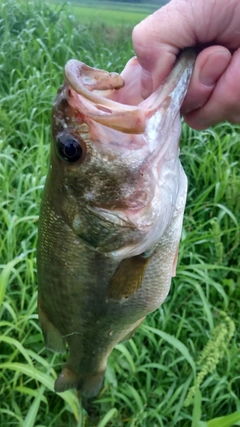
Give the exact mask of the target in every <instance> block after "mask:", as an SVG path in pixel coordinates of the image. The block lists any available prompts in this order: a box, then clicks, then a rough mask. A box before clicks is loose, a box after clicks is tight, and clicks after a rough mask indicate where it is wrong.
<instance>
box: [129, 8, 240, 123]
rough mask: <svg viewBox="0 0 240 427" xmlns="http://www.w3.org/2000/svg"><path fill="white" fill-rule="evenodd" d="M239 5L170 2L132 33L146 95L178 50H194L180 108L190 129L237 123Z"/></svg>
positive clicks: (239, 109) (239, 119)
mask: <svg viewBox="0 0 240 427" xmlns="http://www.w3.org/2000/svg"><path fill="white" fill-rule="evenodd" d="M239 21H240V2H239V0H230V1H228V2H226V0H215V1H209V0H198V1H196V0H172V1H170V3H168V4H167V5H166V6H164V7H162V8H161V9H159V10H158V11H157V12H155V13H154V14H153V15H150V16H149V17H148V18H146V19H145V20H144V21H142V22H141V23H140V24H139V25H137V26H136V27H135V29H134V30H133V45H134V49H135V52H136V54H137V57H138V61H139V63H140V64H141V66H142V94H143V97H146V96H148V95H149V94H150V93H151V92H152V91H154V90H155V89H156V88H157V87H158V86H159V84H160V82H161V81H162V80H163V79H164V78H165V77H166V76H167V75H168V74H169V71H170V69H171V67H172V65H173V63H174V62H175V59H176V55H178V53H179V51H180V50H182V49H184V48H186V47H190V46H196V47H197V48H199V49H200V50H201V51H200V53H199V55H198V57H197V60H196V63H195V67H194V71H193V76H192V80H191V83H190V86H189V89H188V92H187V96H186V98H185V100H184V103H183V106H182V110H181V111H182V113H183V115H184V119H185V121H186V122H187V124H188V125H189V126H191V127H192V128H194V129H199V130H200V129H205V128H207V127H209V126H211V125H214V124H216V123H218V122H220V121H223V120H228V121H230V122H231V123H239V122H240V103H239V99H240V85H239V80H240V49H239V47H240V32H239Z"/></svg>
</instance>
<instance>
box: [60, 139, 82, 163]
mask: <svg viewBox="0 0 240 427" xmlns="http://www.w3.org/2000/svg"><path fill="white" fill-rule="evenodd" d="M56 142H57V150H58V155H59V156H60V157H61V158H62V159H64V160H66V161H67V162H70V163H74V162H76V161H77V160H79V159H81V157H82V156H83V149H82V147H81V145H80V143H79V142H78V140H77V139H76V138H74V137H73V136H72V135H69V134H68V135H66V134H64V133H61V134H59V135H58V136H57V138H56Z"/></svg>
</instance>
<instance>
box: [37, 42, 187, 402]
mask: <svg viewBox="0 0 240 427" xmlns="http://www.w3.org/2000/svg"><path fill="white" fill-rule="evenodd" d="M193 63H194V55H193V53H192V52H191V51H185V52H183V54H182V55H181V57H180V59H179V60H178V62H177V64H176V65H175V67H174V69H173V71H172V73H171V74H170V76H169V77H168V79H167V80H166V82H165V83H164V84H163V85H162V86H161V87H160V88H159V89H157V91H156V92H154V93H153V94H152V95H151V96H150V97H149V98H148V99H146V100H143V99H142V98H141V95H140V75H141V67H140V66H139V64H138V62H137V59H136V58H133V59H132V60H130V61H129V62H128V64H127V65H126V67H125V69H124V70H123V72H122V74H121V76H119V75H118V74H116V73H107V72H106V71H103V70H97V69H93V68H90V67H88V66H86V65H85V64H82V63H80V62H78V61H76V60H71V61H69V62H68V63H67V65H66V67H65V83H64V85H63V86H61V87H60V89H59V90H58V94H57V97H56V99H55V102H54V105H53V113H52V133H53V139H52V144H51V162H50V163H51V164H50V169H49V172H48V177H47V180H46V185H45V189H44V193H43V199H42V204H41V212H40V225H39V237H38V247H37V267H38V279H39V298H38V307H39V308H38V312H39V320H40V324H41V327H42V331H43V335H44V340H45V343H46V346H47V347H48V348H50V349H52V350H53V351H56V352H60V353H63V352H65V351H66V345H67V346H68V349H69V357H68V360H67V362H66V364H65V366H64V367H63V370H62V372H61V373H60V375H59V377H58V379H57V380H56V382H55V390H56V391H57V392H62V391H65V390H68V389H69V388H73V387H75V388H77V389H78V390H79V392H80V393H82V394H83V395H85V396H88V397H92V396H94V395H96V394H97V393H98V392H99V390H100V388H101V385H102V382H103V378H104V372H105V370H106V365H107V358H108V356H109V354H110V353H111V351H112V350H113V348H114V347H115V345H116V344H117V343H119V342H122V341H124V340H126V339H129V338H131V337H132V335H133V334H134V332H135V330H136V328H137V327H138V326H139V324H140V323H141V322H142V320H143V319H144V318H145V316H146V315H147V314H149V313H151V312H152V311H154V310H155V309H156V308H157V307H159V305H160V304H162V302H163V301H164V299H165V298H166V296H167V294H168V291H169V287H170V283H171V277H172V275H174V274H175V268H176V263H177V253H178V244H179V240H180V235H181V227H182V219H183V212H184V206H185V200H186V191H187V179H186V176H185V173H184V171H183V169H182V166H181V164H180V161H179V158H178V156H179V137H180V131H181V123H180V114H179V111H180V108H181V104H182V101H183V99H184V96H185V93H186V90H187V87H188V83H189V80H190V76H191V73H192V68H193Z"/></svg>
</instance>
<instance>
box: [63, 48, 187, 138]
mask: <svg viewBox="0 0 240 427" xmlns="http://www.w3.org/2000/svg"><path fill="white" fill-rule="evenodd" d="M194 61H195V53H194V52H193V50H192V49H187V50H185V51H184V53H182V57H181V60H179V61H178V63H177V64H176V65H175V67H174V69H173V71H172V72H171V73H170V75H169V77H168V78H167V79H166V81H165V82H164V83H163V85H162V86H160V87H159V88H158V89H157V90H156V91H155V92H154V93H153V94H152V95H150V96H149V97H148V98H147V99H146V100H143V99H142V98H141V95H140V70H141V67H140V65H139V64H138V61H137V58H136V57H134V58H132V59H130V61H129V62H128V63H127V65H126V67H125V69H124V70H123V73H122V75H120V74H118V73H109V72H107V71H105V70H100V69H96V68H91V67H89V66H87V65H86V64H84V63H83V62H80V61H78V60H76V59H71V60H69V61H68V62H67V64H66V66H65V80H66V83H67V84H68V85H69V90H68V93H67V98H68V102H69V104H70V105H71V106H72V107H73V108H75V109H79V110H80V111H81V113H82V114H84V115H85V116H87V117H89V118H91V119H92V120H94V121H96V122H98V123H100V124H102V125H105V126H108V127H110V128H112V129H115V130H118V131H121V132H124V133H129V134H141V133H143V132H144V131H145V128H146V122H147V119H148V118H150V117H151V116H152V115H153V114H154V113H155V111H156V110H157V109H159V107H160V106H161V108H162V109H164V110H166V109H167V107H168V105H169V103H170V100H169V97H171V94H172V92H174V89H175V87H176V85H177V84H178V86H179V81H180V80H181V82H182V83H181V86H182V87H185V88H186V87H187V84H186V81H187V80H189V79H190V75H191V70H192V65H193V63H194ZM133 76H134V77H133ZM130 77H131V78H130ZM124 78H125V80H124ZM130 80H131V83H129V84H128V83H127V84H125V81H126V82H129V81H130ZM72 91H74V92H75V93H76V94H77V95H78V96H75V94H73V92H72ZM174 96H176V93H175V94H174ZM130 103H131V105H130ZM176 105H177V106H178V102H176Z"/></svg>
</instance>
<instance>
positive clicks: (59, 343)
mask: <svg viewBox="0 0 240 427" xmlns="http://www.w3.org/2000/svg"><path fill="white" fill-rule="evenodd" d="M38 316H39V322H40V325H41V328H42V332H43V336H44V341H45V345H46V347H47V348H49V349H50V350H53V351H55V352H56V353H65V351H66V341H65V338H63V337H62V335H61V334H60V332H59V331H58V329H57V328H56V327H55V326H54V325H53V324H52V323H51V322H50V320H49V319H48V318H47V316H46V314H45V313H44V311H43V310H42V308H41V304H40V302H38Z"/></svg>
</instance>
